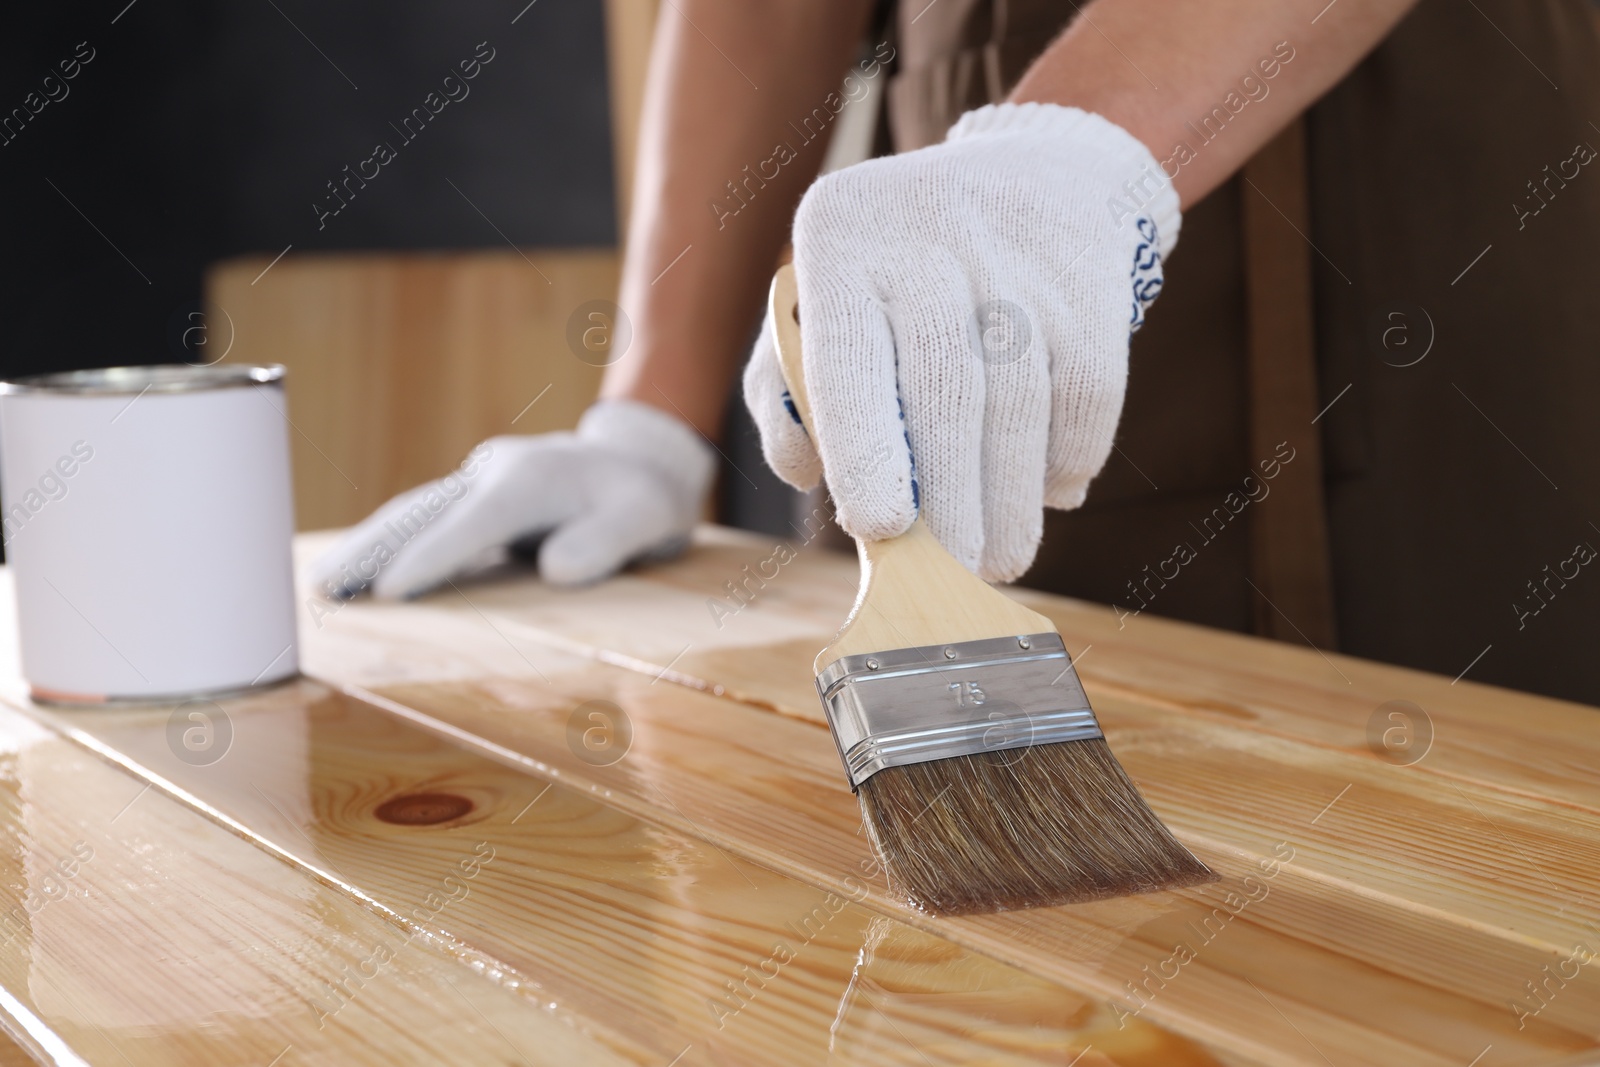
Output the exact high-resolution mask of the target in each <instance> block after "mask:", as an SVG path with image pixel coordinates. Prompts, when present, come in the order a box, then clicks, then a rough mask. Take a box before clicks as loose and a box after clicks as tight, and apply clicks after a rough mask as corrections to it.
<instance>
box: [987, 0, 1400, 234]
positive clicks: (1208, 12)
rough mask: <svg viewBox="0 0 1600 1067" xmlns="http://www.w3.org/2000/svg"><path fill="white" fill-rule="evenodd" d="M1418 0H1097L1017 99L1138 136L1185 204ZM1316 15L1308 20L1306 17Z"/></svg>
mask: <svg viewBox="0 0 1600 1067" xmlns="http://www.w3.org/2000/svg"><path fill="white" fill-rule="evenodd" d="M1415 2H1416V0H1337V2H1335V3H1334V4H1332V5H1331V6H1329V7H1327V8H1325V9H1321V13H1320V15H1319V14H1318V10H1319V6H1320V5H1319V4H1317V3H1315V2H1311V3H1307V2H1306V0H1210V2H1208V3H1204V4H1199V3H1186V4H1174V3H1172V0H1095V2H1094V3H1091V4H1085V5H1084V7H1083V11H1082V13H1081V14H1080V15H1079V17H1078V18H1077V19H1076V20H1075V21H1074V22H1073V24H1072V25H1071V27H1069V28H1068V30H1067V31H1066V32H1065V33H1064V34H1062V35H1061V37H1059V38H1058V39H1057V40H1056V41H1055V42H1054V43H1053V44H1052V45H1051V46H1050V47H1049V48H1048V49H1047V50H1046V51H1045V52H1044V54H1043V55H1041V56H1040V57H1039V59H1038V60H1037V61H1036V62H1035V63H1034V65H1033V67H1032V68H1031V69H1030V70H1029V71H1028V73H1027V74H1026V75H1024V77H1023V79H1022V81H1021V82H1020V83H1019V84H1018V85H1017V87H1016V89H1015V90H1014V91H1013V93H1012V94H1011V99H1012V100H1014V101H1017V102H1025V101H1042V102H1048V103H1056V104H1066V105H1070V106H1073V107H1080V108H1083V109H1084V110H1085V111H1093V112H1097V113H1099V114H1101V115H1104V116H1105V117H1106V118H1108V119H1110V120H1111V121H1113V122H1116V123H1117V124H1119V125H1121V126H1122V127H1123V128H1125V129H1126V130H1128V132H1130V133H1131V134H1133V135H1134V136H1135V137H1137V138H1139V140H1141V141H1143V142H1144V144H1145V146H1146V147H1148V148H1149V149H1150V151H1151V153H1152V154H1154V155H1155V157H1156V159H1157V160H1158V161H1160V162H1161V164H1162V169H1163V170H1165V171H1166V173H1167V175H1168V176H1169V177H1170V178H1172V181H1173V185H1174V187H1175V188H1176V190H1177V193H1178V197H1179V200H1180V201H1181V202H1182V204H1183V205H1184V207H1186V208H1187V207H1188V206H1190V205H1191V204H1193V203H1194V202H1196V201H1197V200H1200V199H1201V198H1203V197H1204V196H1205V195H1206V194H1207V193H1209V192H1211V190H1213V189H1215V188H1216V187H1217V186H1218V185H1220V184H1222V182H1224V181H1225V180H1227V178H1228V177H1229V175H1231V174H1233V172H1234V171H1236V170H1238V169H1239V168H1240V167H1241V166H1243V165H1244V163H1245V161H1246V160H1248V159H1249V158H1250V157H1251V156H1252V155H1254V154H1255V152H1256V151H1257V150H1258V149H1259V148H1261V146H1262V145H1264V144H1266V142H1267V141H1269V140H1271V139H1272V137H1273V136H1274V135H1275V134H1276V133H1277V132H1278V131H1279V130H1281V129H1282V128H1283V127H1284V126H1286V125H1287V124H1288V123H1289V122H1290V121H1291V120H1292V119H1293V118H1294V117H1295V116H1296V115H1298V114H1299V113H1300V112H1301V111H1303V110H1304V109H1305V108H1306V107H1307V106H1309V105H1310V104H1312V103H1313V102H1315V101H1316V100H1317V98H1318V97H1320V96H1321V95H1322V94H1323V93H1324V92H1326V91H1327V90H1328V89H1329V88H1331V87H1332V86H1333V85H1334V83H1336V82H1337V81H1338V80H1339V79H1340V78H1342V77H1343V76H1344V75H1345V74H1346V73H1347V72H1348V71H1349V70H1350V69H1351V68H1352V67H1354V66H1355V65H1356V64H1357V63H1358V62H1360V60H1361V58H1362V57H1363V56H1365V55H1366V54H1367V52H1368V51H1370V50H1371V49H1372V47H1373V46H1374V45H1376V44H1377V43H1378V42H1379V41H1380V40H1382V39H1383V37H1384V36H1385V35H1386V34H1387V33H1388V32H1389V30H1390V29H1391V28H1393V26H1394V25H1395V23H1396V22H1398V21H1399V20H1400V18H1401V17H1402V16H1403V15H1404V14H1405V13H1406V12H1407V11H1409V10H1410V9H1411V7H1412V6H1413V5H1414V4H1415ZM1313 18H1315V19H1316V21H1315V23H1314V24H1313V22H1312V20H1313Z"/></svg>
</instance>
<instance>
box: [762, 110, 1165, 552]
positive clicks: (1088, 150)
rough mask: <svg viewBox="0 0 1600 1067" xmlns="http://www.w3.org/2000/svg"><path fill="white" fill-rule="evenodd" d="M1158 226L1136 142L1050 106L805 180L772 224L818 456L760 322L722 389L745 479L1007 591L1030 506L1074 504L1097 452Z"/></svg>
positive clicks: (1121, 379) (1160, 236) (1118, 399)
mask: <svg viewBox="0 0 1600 1067" xmlns="http://www.w3.org/2000/svg"><path fill="white" fill-rule="evenodd" d="M1179 224H1180V217H1179V212H1178V198H1177V194H1176V193H1175V192H1174V191H1173V189H1172V186H1171V184H1170V183H1169V182H1168V181H1167V180H1166V177H1165V175H1163V174H1162V172H1161V168H1160V165H1159V164H1158V163H1157V162H1156V160H1155V158H1154V157H1153V156H1152V155H1151V154H1150V152H1149V150H1148V149H1146V148H1145V146H1144V145H1143V144H1141V143H1140V142H1139V141H1138V140H1136V139H1135V138H1134V137H1133V136H1132V135H1131V134H1129V133H1128V132H1127V131H1125V130H1123V129H1122V128H1121V127H1119V126H1117V125H1115V124H1114V123H1111V122H1109V121H1107V120H1106V119H1104V118H1101V117H1100V116H1099V115H1092V114H1089V113H1087V112H1083V111H1079V110H1077V109H1076V108H1066V107H1058V106H1056V105H1053V104H996V105H991V106H989V107H984V108H979V109H978V110H976V111H972V112H969V113H968V114H966V115H964V116H963V117H962V118H961V121H959V122H958V123H956V125H955V126H954V127H953V128H952V129H951V130H950V133H949V135H948V136H947V137H946V139H945V141H944V143H943V144H938V145H933V146H931V147H929V148H924V149H921V150H919V151H915V152H908V153H905V154H903V155H898V156H890V157H886V158H882V159H873V160H868V161H867V162H865V163H861V164H858V165H856V166H853V167H847V168H845V169H844V170H841V171H837V172H835V173H833V174H830V175H827V176H825V177H823V178H822V179H820V180H819V181H818V182H817V183H816V184H815V185H813V186H812V187H811V189H810V191H809V192H807V193H806V196H805V199H804V200H802V201H801V203H800V209H799V211H798V213H797V214H796V216H795V222H794V249H795V272H796V275H797V280H798V283H799V291H800V319H801V333H802V336H803V337H804V345H805V349H804V350H805V363H804V366H805V376H806V386H807V390H808V391H809V393H810V396H811V406H812V411H813V415H814V420H815V430H816V436H817V448H820V450H821V458H820V460H819V458H818V453H817V448H813V446H812V442H811V440H810V439H809V438H808V437H807V435H806V433H805V431H804V430H803V429H802V428H801V426H800V424H799V420H798V419H797V418H796V417H795V416H794V413H793V410H792V405H790V404H789V402H788V396H787V393H786V391H785V389H784V385H783V379H782V376H781V374H780V371H779V369H778V363H777V358H776V349H775V347H774V343H773V339H772V329H771V323H770V322H769V323H767V325H766V327H765V328H764V329H763V330H762V333H761V337H760V340H759V341H758V342H757V344H756V347H755V351H754V353H753V354H752V356H751V359H750V364H749V366H748V367H747V368H746V370H745V378H744V389H745V401H746V403H747V404H748V405H749V407H750V411H751V413H752V414H753V415H754V417H755V421H756V425H757V426H758V427H759V428H760V430H761V443H762V449H763V451H764V452H765V454H766V458H767V462H768V463H770V464H771V465H772V468H773V470H775V471H776V472H777V473H778V475H779V476H780V477H781V478H783V479H784V480H785V481H787V482H789V483H790V484H791V485H793V486H795V487H796V488H801V489H809V488H811V487H812V486H814V485H816V483H817V479H818V476H819V475H820V474H821V473H822V471H823V470H824V468H825V469H826V471H827V479H828V489H829V491H830V492H831V493H832V495H833V499H834V504H835V506H836V508H837V513H838V520H839V523H840V525H841V526H843V527H844V529H845V530H846V531H847V532H849V533H851V534H853V535H855V536H856V537H862V538H868V539H879V538H884V537H890V536H893V535H895V534H899V533H902V532H904V531H905V529H906V528H907V527H908V526H910V525H911V522H912V520H913V519H914V518H916V516H917V513H918V508H919V505H920V507H921V511H922V515H923V517H924V518H925V519H926V521H927V523H928V525H929V527H931V528H932V530H933V533H934V535H935V536H936V537H937V538H938V539H939V540H940V542H942V543H943V544H944V546H945V547H946V548H948V549H949V550H950V551H951V552H952V553H953V554H954V555H955V556H956V558H958V559H960V560H961V562H962V563H964V564H966V566H967V567H968V568H969V569H970V570H973V571H976V572H977V573H978V574H980V575H982V576H983V577H984V578H987V579H989V580H990V581H1009V580H1010V579H1013V578H1015V577H1017V576H1019V575H1020V574H1022V572H1023V571H1025V570H1027V568H1028V565H1029V564H1030V563H1032V561H1033V557H1034V554H1035V552H1037V551H1038V547H1039V538H1040V536H1041V534H1042V532H1043V525H1044V515H1043V508H1044V506H1045V505H1049V506H1050V507H1056V508H1073V507H1077V506H1078V505H1079V504H1081V503H1082V502H1083V498H1084V493H1085V492H1086V491H1087V489H1088V485H1089V481H1090V480H1091V479H1092V478H1093V477H1094V476H1095V475H1096V474H1097V473H1098V472H1099V470H1100V468H1101V466H1102V465H1104V463H1105V460H1106V456H1107V455H1108V454H1109V453H1110V451H1111V443H1112V436H1113V434H1114V433H1115V431H1116V428H1117V418H1118V416H1119V414H1120V413H1121V410H1122V396H1123V390H1124V387H1125V385H1126V382H1127V376H1128V337H1129V335H1130V334H1131V333H1132V332H1133V331H1134V330H1136V329H1138V328H1139V326H1140V325H1141V324H1142V322H1143V316H1144V308H1145V307H1146V306H1147V305H1148V304H1149V303H1150V302H1151V301H1153V300H1154V299H1155V297H1156V294H1157V292H1159V290H1160V288H1161V277H1162V275H1161V259H1162V256H1164V255H1167V254H1169V253H1170V252H1171V251H1172V248H1173V246H1174V245H1175V244H1176V243H1177V239H1178V227H1179ZM908 445H909V448H908Z"/></svg>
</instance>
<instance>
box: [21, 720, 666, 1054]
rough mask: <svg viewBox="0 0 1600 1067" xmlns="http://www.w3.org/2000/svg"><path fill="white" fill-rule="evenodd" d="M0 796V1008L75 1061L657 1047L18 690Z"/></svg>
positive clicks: (436, 871) (433, 874)
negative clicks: (160, 776) (451, 939)
mask: <svg viewBox="0 0 1600 1067" xmlns="http://www.w3.org/2000/svg"><path fill="white" fill-rule="evenodd" d="M0 813H3V817H0V908H3V912H4V917H3V922H4V926H3V930H4V933H3V934H0V937H4V939H5V941H6V944H5V948H4V951H0V987H3V989H4V991H5V994H6V995H7V998H9V999H8V1006H7V1007H6V1009H5V1010H3V1011H0V1016H4V1017H5V1020H6V1021H5V1024H4V1027H5V1029H8V1030H11V1031H13V1032H17V1031H19V1030H21V1031H25V1029H26V1027H25V1026H24V1021H26V1022H28V1023H31V1024H32V1025H33V1027H34V1029H35V1032H36V1033H42V1034H43V1035H44V1036H45V1037H46V1039H49V1040H55V1041H59V1042H60V1043H61V1044H62V1045H64V1046H65V1047H66V1048H67V1049H69V1050H71V1052H72V1053H75V1054H76V1055H77V1056H78V1057H81V1059H82V1060H83V1061H87V1062H90V1063H94V1064H135V1065H143V1064H150V1065H155V1067H171V1065H178V1064H241V1065H244V1064H248V1065H252V1067H264V1065H266V1064H268V1063H279V1064H305V1063H311V1064H330V1065H331V1064H371V1065H380V1064H401V1063H404V1064H436V1063H440V1062H448V1063H497V1062H498V1063H518V1062H523V1063H527V1062H552V1061H558V1062H569V1063H595V1064H627V1063H649V1062H653V1060H652V1059H650V1058H648V1057H646V1056H644V1055H643V1054H642V1053H641V1050H640V1049H639V1048H638V1047H637V1046H631V1045H629V1044H628V1043H627V1042H625V1041H622V1040H621V1039H619V1038H618V1037H617V1036H616V1035H614V1034H612V1033H610V1032H609V1027H608V1026H607V1025H606V1024H605V1020H591V1019H582V1020H580V1019H578V1018H577V1017H576V1016H575V1015H574V1013H573V1011H572V1010H571V1009H570V1007H563V1006H560V1005H555V1006H552V1007H551V1008H549V1009H548V1010H546V1009H543V1008H541V1007H540V1006H539V1003H538V1001H537V1000H534V999H533V998H530V997H529V996H527V995H526V994H523V993H518V992H516V991H514V990H512V989H509V988H507V987H506V986H505V985H504V984H502V983H500V982H497V981H494V980H491V979H490V978H489V977H486V976H485V975H483V974H480V973H478V972H476V971H474V970H473V969H471V968H470V967H467V966H464V965H463V964H462V962H460V961H459V960H458V959H457V958H455V957H453V956H451V955H450V954H448V953H446V952H444V951H442V950H441V949H440V948H439V947H438V946H436V945H434V944H431V943H430V942H429V941H427V940H426V939H424V938H418V937H415V936H412V932H411V931H409V930H407V929H406V928H405V927H404V926H402V925H399V924H397V923H394V922H391V921H388V920H386V919H385V918H383V917H380V916H379V915H375V914H373V913H372V912H371V911H370V910H369V909H367V908H365V907H363V906H362V905H361V904H360V902H358V901H356V900H354V899H352V898H351V897H350V896H349V895H348V894H346V893H344V892H342V891H340V890H338V889H336V888H333V887H330V886H329V885H328V884H326V883H325V882H323V881H321V880H319V879H316V878H313V877H310V876H308V875H307V874H306V873H304V872H303V871H297V870H295V869H294V868H293V867H292V866H290V865H289V864H286V863H284V862H283V861H282V860H280V859H278V858H276V857H274V856H272V855H269V854H268V853H266V852H264V851H262V850H261V849H259V848H257V847H254V846H253V845H252V844H250V843H248V842H247V841H245V840H241V839H240V838H239V837H238V836H235V835H234V834H232V833H229V832H228V831H227V830H225V829H223V828H222V827H219V826H217V825H215V824H214V823H212V822H211V821H209V820H207V819H206V818H205V817H203V816H202V815H200V814H198V813H196V812H195V811H193V810H190V809H189V808H187V807H184V806H183V805H181V804H178V803H176V802H174V801H173V800H171V799H170V798H168V797H166V796H164V795H163V794H162V793H161V792H159V791H157V790H152V789H148V788H146V787H145V784H144V783H142V782H140V781H139V780H138V779H136V778H134V777H132V776H130V775H128V774H125V773H123V772H122V771H121V770H118V769H116V768H114V767H112V766H110V765H108V764H106V763H105V762H103V761H102V760H100V759H98V758H96V757H95V756H94V755H92V754H91V753H89V752H87V751H85V750H84V749H82V748H80V747H78V746H76V745H73V744H71V743H69V742H67V741H65V740H62V739H61V738H59V737H57V736H55V735H54V734H52V733H50V732H49V731H46V730H44V729H42V728H40V727H39V726H37V725H35V724H34V723H32V722H30V721H28V720H26V719H24V718H23V717H21V716H19V715H18V714H17V713H16V712H14V711H10V710H6V709H0ZM445 870H448V867H446V866H444V865H441V867H439V868H430V869H427V870H426V871H423V870H419V871H418V880H419V881H422V880H423V879H426V878H437V877H439V876H440V874H441V873H442V872H443V871H445ZM380 947H382V948H383V949H385V950H386V951H385V952H384V954H382V955H379V954H378V953H379V949H380ZM336 990H342V991H336ZM19 1016H24V1017H26V1018H25V1020H19ZM536 1056H537V1057H538V1059H536V1058H535V1057H536ZM543 1057H549V1059H544V1058H543Z"/></svg>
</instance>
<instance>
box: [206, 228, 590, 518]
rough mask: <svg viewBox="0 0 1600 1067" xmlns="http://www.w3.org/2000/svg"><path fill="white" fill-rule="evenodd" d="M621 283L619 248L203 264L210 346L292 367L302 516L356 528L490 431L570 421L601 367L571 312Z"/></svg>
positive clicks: (246, 359) (235, 356) (233, 358)
mask: <svg viewBox="0 0 1600 1067" xmlns="http://www.w3.org/2000/svg"><path fill="white" fill-rule="evenodd" d="M269 265H270V269H268V267H269ZM263 271H265V273H262V272H263ZM616 283H617V255H616V253H615V252H613V251H610V250H579V251H545V250H528V251H526V252H520V251H516V250H513V249H505V250H503V251H482V252H463V253H448V254H444V253H441V254H350V255H312V256H297V255H295V254H294V253H292V252H291V253H290V254H289V255H287V256H285V257H283V259H281V260H279V261H278V262H277V263H276V264H275V265H272V264H271V257H270V256H269V257H248V258H243V259H236V260H230V261H227V262H224V263H221V264H218V265H216V266H214V267H212V269H211V270H210V272H209V273H208V276H207V280H206V298H207V303H208V306H209V309H210V311H209V317H208V324H209V331H210V336H209V338H208V344H212V345H216V346H219V347H218V349H217V351H220V350H221V347H220V346H224V345H226V344H228V343H229V342H230V341H231V347H229V348H227V356H226V362H229V363H252V362H253V363H273V362H276V363H283V364H285V365H286V366H287V367H288V368H289V374H288V379H287V386H288V402H289V418H290V420H291V421H292V424H293V428H292V429H291V431H290V440H291V442H292V450H293V462H294V484H295V512H296V520H297V525H298V526H299V528H301V529H318V528H322V527H328V526H337V525H347V524H349V523H352V522H354V521H356V520H358V519H360V518H362V517H363V516H365V515H366V514H367V513H368V512H370V511H371V510H372V509H373V508H375V507H377V506H378V505H379V504H381V503H382V502H383V501H385V500H387V499H388V498H389V497H391V496H393V495H394V494H395V493H398V492H400V491H401V490H403V489H407V488H410V487H411V486H413V485H416V484H418V483H420V482H423V481H426V480H428V479H431V478H437V477H440V476H441V475H443V474H445V473H447V472H448V471H449V469H450V468H451V467H453V466H454V465H456V464H457V463H459V462H460V461H461V459H462V458H463V457H464V456H465V455H466V453H467V451H468V450H469V449H470V448H471V447H472V446H473V445H474V444H476V443H477V442H478V441H480V440H483V439H484V438H486V437H491V436H493V435H495V434H502V433H537V432H541V431H544V430H555V429H568V428H571V427H572V426H573V425H574V424H576V422H577V420H578V416H579V414H580V413H581V412H582V411H583V409H584V408H585V407H587V406H588V404H589V402H590V401H591V400H593V398H594V395H595V392H596V391H597V390H598V388H599V381H600V370H599V368H596V367H592V366H589V365H588V364H586V363H584V362H582V361H580V360H579V359H578V358H577V357H576V356H575V355H574V354H573V351H572V349H571V348H570V347H569V345H568V341H567V324H568V320H569V319H570V318H571V316H572V315H573V313H574V312H575V311H576V310H577V309H578V308H579V306H580V305H582V304H584V303H586V302H587V301H590V300H615V299H616ZM536 398H537V403H533V401H535V399H536ZM530 403H531V404H532V406H531V407H529V406H528V405H529V404H530Z"/></svg>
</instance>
